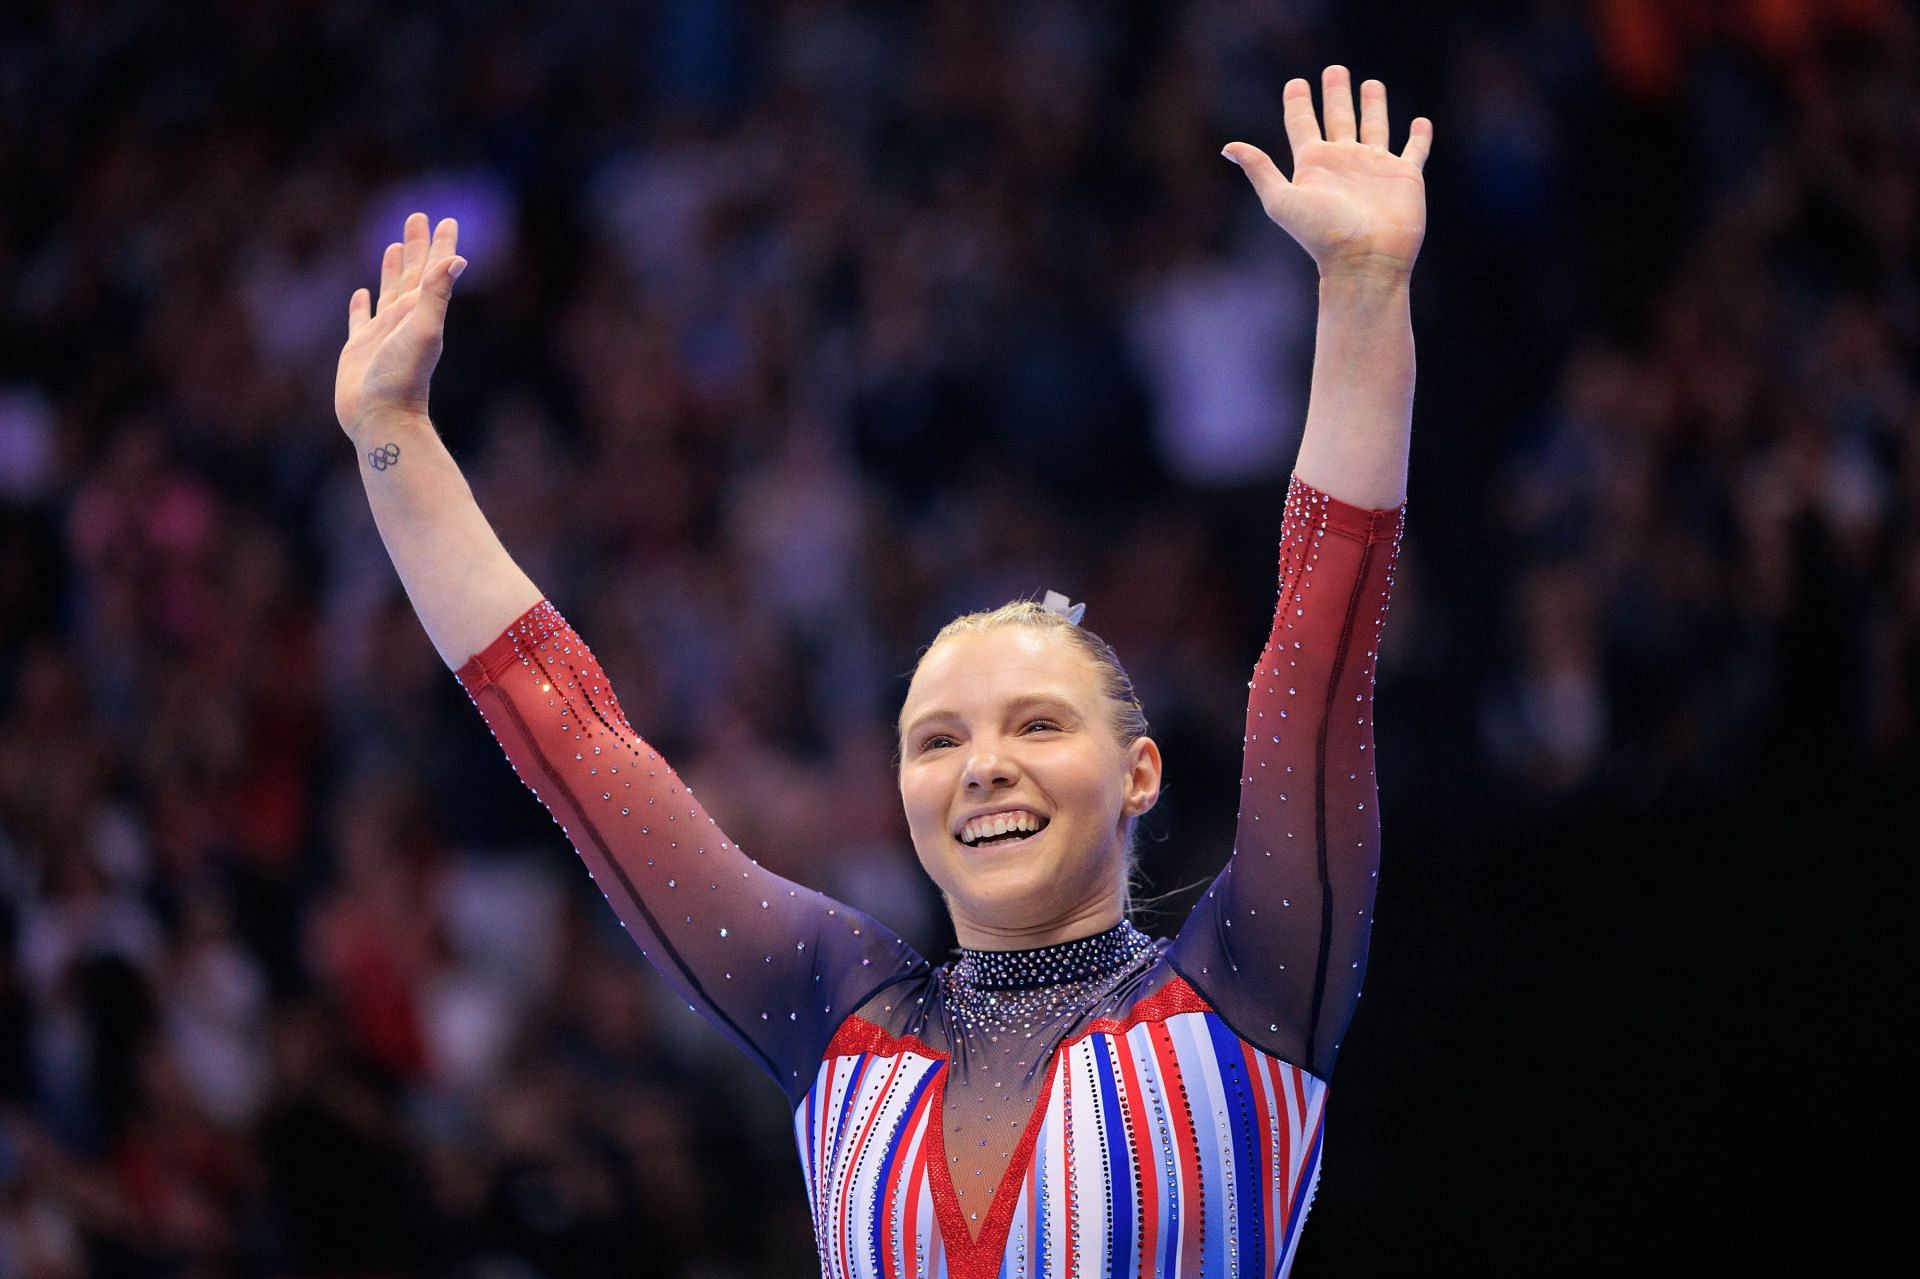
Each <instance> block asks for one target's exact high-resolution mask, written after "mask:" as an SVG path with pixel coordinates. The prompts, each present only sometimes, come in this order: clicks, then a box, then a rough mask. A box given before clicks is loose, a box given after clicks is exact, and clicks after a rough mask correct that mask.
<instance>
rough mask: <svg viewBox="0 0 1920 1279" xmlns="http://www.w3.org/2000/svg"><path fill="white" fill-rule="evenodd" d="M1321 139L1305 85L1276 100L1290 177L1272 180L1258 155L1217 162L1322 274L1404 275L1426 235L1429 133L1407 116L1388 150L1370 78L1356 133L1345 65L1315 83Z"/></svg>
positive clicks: (1231, 149)
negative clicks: (1401, 136)
mask: <svg viewBox="0 0 1920 1279" xmlns="http://www.w3.org/2000/svg"><path fill="white" fill-rule="evenodd" d="M1322 98H1323V101H1324V102H1325V104H1326V134H1325V136H1324V137H1323V136H1322V135H1321V128H1320V122H1319V121H1318V120H1316V119H1315V118H1314V114H1313V93H1312V90H1311V89H1310V88H1308V86H1307V82H1306V81H1305V80H1298V79H1296V80H1292V81H1289V82H1288V84H1287V87H1286V89H1285V91H1284V92H1283V94H1282V102H1283V103H1284V105H1285V112H1286V125H1287V140H1288V142H1289V144H1290V145H1291V146H1292V149H1293V177H1292V179H1291V180H1289V179H1288V178H1286V177H1284V176H1282V175H1281V173H1280V171H1279V169H1278V168H1277V167H1275V165H1274V163H1273V161H1272V160H1271V159H1269V158H1268V156H1267V155H1266V153H1265V152H1263V151H1261V150H1260V149H1259V148H1258V147H1253V146H1249V145H1247V144H1246V143H1244V142H1233V143H1229V144H1228V146H1227V149H1226V152H1225V154H1226V155H1227V157H1228V158H1229V159H1231V160H1233V161H1234V162H1235V163H1237V164H1239V165H1240V166H1241V168H1242V169H1244V170H1245V171H1246V174H1247V178H1248V180H1249V181H1251V182H1252V183H1253V185H1254V189H1255V191H1257V192H1258V193H1259V195H1260V202H1261V204H1262V206H1263V207H1264V208H1265V209H1266V211H1267V216H1268V217H1270V218H1272V219H1273V220H1274V221H1275V222H1276V223H1278V224H1279V225H1280V226H1281V227H1282V228H1284V229H1285V230H1286V232H1287V233H1288V234H1289V235H1291V236H1292V237H1293V238H1294V239H1296V240H1298V241H1299V242H1300V245H1301V247H1302V248H1304V249H1306V250H1307V252H1308V253H1310V254H1312V255H1313V260H1314V261H1315V262H1317V263H1318V264H1319V265H1320V271H1321V274H1323V275H1325V274H1328V273H1330V272H1334V271H1339V270H1344V269H1369V270H1374V269H1377V270H1387V271H1410V270H1412V268H1413V262H1414V259H1415V257H1417V256H1418V255H1419V252H1420V242H1421V240H1422V239H1423V238H1424V237H1425V235H1426V226H1427V196H1426V182H1425V180H1424V179H1423V178H1422V176H1421V168H1422V166H1423V165H1424V164H1425V163H1426V158H1427V150H1428V148H1429V147H1430V146H1431V144H1432V141H1433V125H1432V123H1431V122H1430V121H1428V120H1427V119H1425V118H1424V117H1420V118H1416V119H1415V120H1414V122H1413V124H1412V126H1411V128H1410V129H1409V134H1408V139H1407V145H1406V148H1405V150H1404V151H1402V152H1401V154H1399V155H1395V154H1394V153H1393V152H1392V151H1390V150H1388V149H1387V138H1388V120H1387V91H1386V86H1385V85H1383V84H1381V83H1380V82H1379V81H1377V80H1368V81H1366V82H1365V83H1364V84H1362V85H1361V92H1360V102H1361V114H1360V119H1359V121H1358V128H1357V130H1356V122H1355V119H1354V112H1353V98H1352V89H1351V87H1350V85H1349V82H1348V76H1347V70H1346V68H1345V67H1337V66H1335V67H1328V68H1327V69H1326V71H1325V72H1324V73H1323V77H1322Z"/></svg>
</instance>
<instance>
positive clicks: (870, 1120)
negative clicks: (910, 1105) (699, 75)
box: [834, 1057, 902, 1274]
mask: <svg viewBox="0 0 1920 1279" xmlns="http://www.w3.org/2000/svg"><path fill="white" fill-rule="evenodd" d="M901 1061H902V1059H901V1058H899V1057H895V1058H894V1059H893V1065H892V1067H891V1068H890V1069H889V1070H888V1071H887V1081H886V1083H884V1084H882V1085H880V1092H879V1094H878V1098H877V1099H876V1100H875V1102H874V1104H873V1110H872V1111H871V1112H870V1113H869V1114H868V1115H867V1124H866V1127H864V1128H862V1129H861V1130H860V1136H859V1137H858V1138H856V1139H855V1140H854V1143H853V1145H852V1146H851V1147H849V1148H848V1150H847V1157H846V1160H845V1167H846V1169H847V1175H846V1177H845V1178H844V1179H842V1181H841V1183H840V1185H841V1188H842V1190H843V1192H844V1196H850V1195H851V1194H852V1193H853V1183H854V1180H855V1178H856V1176H857V1175H858V1173H859V1169H860V1155H861V1152H863V1151H864V1150H866V1148H867V1138H868V1137H869V1136H871V1135H872V1133H873V1125H874V1121H875V1120H877V1119H879V1118H880V1112H881V1111H882V1110H884V1109H886V1105H885V1098H886V1096H887V1094H888V1093H890V1092H892V1091H893V1081H894V1079H895V1078H897V1077H898V1076H899V1074H900V1063H901ZM844 1196H843V1198H842V1199H841V1202H840V1204H838V1205H836V1206H835V1208H834V1220H835V1221H836V1222H838V1223H839V1226H840V1229H838V1230H837V1231H835V1233H836V1234H838V1235H839V1236H840V1240H839V1242H840V1271H841V1273H842V1274H852V1273H853V1271H852V1269H851V1268H850V1267H849V1266H848V1264H847V1239H848V1237H849V1236H851V1235H852V1234H853V1230H852V1225H851V1223H850V1222H849V1221H848V1220H847V1215H848V1212H849V1209H848V1208H847V1207H845V1206H844V1205H846V1204H847V1203H848V1202H849V1200H848V1198H846V1197H844Z"/></svg>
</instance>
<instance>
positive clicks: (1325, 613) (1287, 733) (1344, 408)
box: [1172, 66, 1433, 1078]
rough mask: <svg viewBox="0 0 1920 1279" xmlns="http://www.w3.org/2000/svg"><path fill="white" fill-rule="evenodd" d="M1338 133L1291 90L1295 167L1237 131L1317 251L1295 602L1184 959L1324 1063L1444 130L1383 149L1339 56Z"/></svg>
mask: <svg viewBox="0 0 1920 1279" xmlns="http://www.w3.org/2000/svg"><path fill="white" fill-rule="evenodd" d="M1322 85H1323V92H1324V100H1325V102H1326V135H1325V137H1324V138H1323V137H1322V136H1321V132H1320V126H1319V123H1318V122H1317V121H1316V120H1315V118H1314V114H1313V100H1312V93H1311V91H1310V90H1309V88H1308V86H1307V83H1306V81H1305V80H1294V81H1291V82H1290V83H1289V84H1288V85H1287V86H1286V90H1285V93H1284V95H1283V100H1284V102H1285V107H1286V124H1287V137H1288V140H1289V142H1290V143H1291V144H1292V147H1293V154H1294V174H1293V177H1292V179H1291V180H1289V179H1287V178H1285V177H1283V176H1281V174H1280V173H1279V171H1278V169H1277V168H1275V166H1274V164H1273V162H1272V161H1271V160H1270V159H1268V158H1267V156H1266V155H1265V153H1263V152H1261V151H1260V150H1259V149H1258V148H1255V147H1251V146H1248V145H1247V144H1245V143H1238V142H1236V143H1230V144H1229V145H1228V147H1227V150H1226V151H1225V152H1224V154H1226V155H1227V157H1228V158H1229V159H1231V160H1233V161H1234V163H1236V164H1238V165H1240V166H1241V167H1242V169H1244V170H1245V171H1246V173H1247V176H1248V178H1249V179H1250V180H1251V181H1252V182H1253V184H1254V188H1255V190H1257V191H1258V192H1259V194H1260V199H1261V202H1262V204H1263V205H1264V206H1265V208H1266V210H1267V213H1268V215H1269V216H1270V217H1272V218H1273V220H1274V221H1275V222H1277V223H1279V224H1280V226H1282V227H1283V228H1285V229H1286V230H1287V231H1288V233H1290V234H1291V235H1293V237H1294V238H1295V239H1296V240H1298V241H1299V242H1300V243H1301V245H1302V246H1303V247H1304V248H1306V249H1307V250H1308V251H1309V252H1310V253H1311V254H1312V255H1313V258H1314V261H1315V262H1316V263H1317V264H1318V266H1319V268H1320V321H1319V329H1318V333H1317V339H1316V344H1315V349H1314V367H1313V383H1312V391H1311V397H1310V400H1309V403H1308V408H1307V425H1306V432H1305V435H1304V437H1303V438H1302V440H1301V445H1300V455H1299V460H1298V462H1297V463H1296V465H1295V468H1294V478H1293V482H1292V484H1291V485H1290V487H1289V490H1288V496H1287V504H1286V509H1285V511H1284V512H1283V513H1282V520H1281V530H1280V535H1281V544H1280V566H1279V567H1280V572H1279V597H1278V601H1277V604H1276V607H1275V610H1274V617H1273V625H1272V629H1271V631H1270V633H1269V635H1268V639H1267V644H1266V646H1265V648H1264V649H1263V650H1262V652H1261V655H1260V660H1259V663H1258V664H1257V665H1256V666H1255V668H1254V671H1253V679H1252V681H1251V682H1250V683H1249V685H1248V687H1249V697H1248V705H1247V720H1246V735H1245V738H1244V741H1245V754H1244V762H1243V765H1242V771H1241V807H1240V817H1239V824H1238V827H1237V831H1236V837H1235V844H1234V854H1233V857H1232V860H1231V861H1230V862H1229V864H1228V865H1227V867H1226V869H1225V870H1223V871H1222V872H1221V874H1220V877H1219V878H1218V879H1217V880H1215V881H1214V884H1213V886H1212V887H1211V888H1210V889H1209V890H1208V892H1207V895H1206V896H1205V897H1204V898H1203V899H1202V900H1201V902H1200V904H1199V906H1197V907H1196V908H1195V910H1194V913H1193V916H1192V917H1191V918H1189V920H1188V921H1187V924H1186V926H1185V927H1184V928H1182V930H1181V932H1180V936H1179V938H1178V940H1177V941H1176V943H1175V946H1174V951H1173V954H1172V960H1173V962H1174V964H1175V967H1176V968H1177V969H1178V970H1179V971H1180V972H1181V973H1182V974H1183V975H1184V976H1185V977H1186V978H1187V980H1188V981H1189V983H1191V984H1192V985H1193V986H1194V987H1195V988H1196V989H1197V990H1199V991H1200V993H1201V994H1202V995H1204V996H1205V997H1206V998H1207V999H1208V1000H1209V1001H1210V1002H1211V1003H1212V1004H1213V1005H1214V1007H1215V1008H1216V1009H1218V1010H1219V1011H1220V1013H1221V1014H1222V1016H1224V1017H1225V1018H1226V1019H1227V1020H1228V1022H1229V1023H1230V1024H1232V1025H1233V1027H1234V1028H1235V1029H1236V1030H1237V1031H1238V1032H1239V1033H1240V1034H1241V1035H1242V1036H1243V1037H1245V1038H1247V1039H1248V1040H1250V1041H1251V1042H1253V1043H1255V1044H1256V1045H1257V1046H1259V1047H1261V1048H1262V1049H1264V1050H1265V1051H1268V1052H1271V1053H1274V1054H1275V1055H1277V1056H1280V1057H1283V1058H1285V1059H1287V1060H1289V1061H1292V1062H1295V1063H1296V1064H1298V1065H1301V1066H1303V1067H1305V1068H1306V1069H1308V1070H1311V1071H1313V1072H1314V1073H1315V1074H1317V1075H1319V1076H1321V1077H1322V1078H1325V1077H1326V1076H1327V1075H1328V1074H1329V1073H1330V1072H1331V1070H1332V1068H1333V1062H1334V1057H1335V1055H1336V1052H1337V1050H1338V1047H1339V1041H1340V1039H1341V1037H1342V1036H1343V1035H1344V1033H1345V1030H1346V1025H1347V1022H1348V1020H1349V1019H1350V1017H1351V1015H1352V1011H1353V1005H1354V1001H1355V1000H1357V999H1358V998H1359V993H1360V982H1361V978H1362V977H1363V976H1364V974H1365V965H1366V952H1367V939H1368V934H1369V932H1370V929H1371V925H1372V917H1373V897H1374V884H1375V880H1376V876H1377V873H1378V867H1379V839H1380V822H1379V814H1378V811H1377V809H1378V805H1377V803H1376V801H1377V798H1378V785H1377V781H1376V777H1375V772H1374V754H1373V722H1372V721H1373V679H1374V669H1375V664H1376V662H1377V658H1378V652H1379V636H1380V633H1381V628H1382V627H1383V626H1384V625H1385V621H1386V610H1387V601H1388V594H1389V591H1390V588H1391V585H1392V580H1393V569H1394V564H1395V561H1396V559H1397V556H1398V551H1399V545H1400V534H1401V530H1402V528H1403V526H1404V519H1405V505H1404V504H1405V500H1406V486H1407V449H1408V442H1409V439H1410V436H1411V430H1412V414H1413V380H1414V355H1413V330H1412V323H1411V319H1410V316H1409V311H1408V280H1409V277H1410V275H1411V273H1412V269H1413V262H1414V258H1415V257H1416V256H1417V255H1418V253H1419V250H1420V243H1421V240H1422V239H1423V238H1424V234H1425V229H1426V196H1425V187H1424V184H1423V181H1422V178H1421V172H1420V171H1421V166H1422V165H1423V164H1424V163H1425V160H1426V155H1427V150H1428V147H1429V146H1430V145H1431V142H1432V138H1433V129H1432V125H1431V124H1430V123H1429V122H1428V121H1427V120H1425V119H1424V118H1420V119H1416V120H1414V122H1413V125H1412V128H1411V131H1410V136H1409V139H1408V142H1407V145H1406V148H1405V149H1404V150H1403V151H1402V152H1401V154H1399V155H1394V154H1393V153H1392V152H1390V151H1388V150H1387V145H1386V144H1387V136H1388V130H1387V111H1386V88H1385V86H1384V85H1382V84H1380V83H1379V82H1378V81H1375V80H1369V81H1366V82H1365V83H1364V84H1363V85H1362V86H1361V92H1360V99H1361V117H1360V121H1359V128H1358V136H1357V137H1356V130H1355V120H1354V113H1353V103H1352V99H1351V92H1352V91H1351V88H1350V85H1349V81H1348V76H1347V71H1346V69H1345V68H1344V67H1337V66H1336V67H1328V68H1327V69H1326V71H1325V73H1324V75H1323V80H1322Z"/></svg>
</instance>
